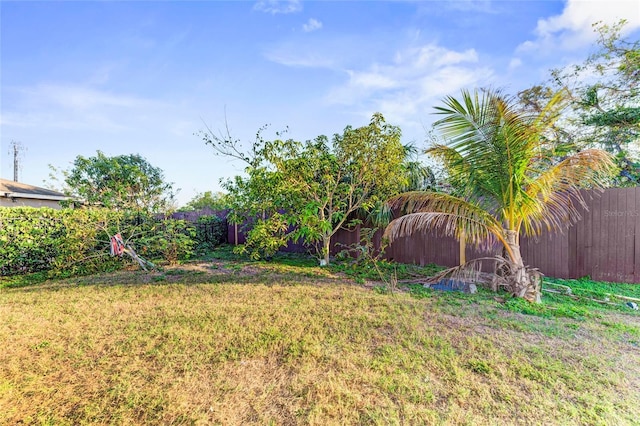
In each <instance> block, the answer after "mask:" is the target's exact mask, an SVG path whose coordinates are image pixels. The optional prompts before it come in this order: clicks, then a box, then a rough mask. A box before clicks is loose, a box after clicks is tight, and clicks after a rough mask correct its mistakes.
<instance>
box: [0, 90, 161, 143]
mask: <svg viewBox="0 0 640 426" xmlns="http://www.w3.org/2000/svg"><path fill="white" fill-rule="evenodd" d="M8 91H9V92H10V93H11V94H13V95H14V96H15V99H16V101H15V103H13V108H12V109H11V110H9V111H6V112H4V113H3V120H2V124H3V125H12V126H16V127H30V126H39V127H53V128H64V129H81V128H82V129H86V128H93V129H95V130H96V131H101V130H102V131H107V132H112V131H119V130H122V129H124V128H126V127H127V125H132V124H133V123H134V122H135V120H136V119H139V118H140V117H143V116H144V115H145V114H146V113H147V112H148V111H150V110H157V109H162V108H166V107H167V104H164V103H162V102H159V101H155V100H149V99H144V98H140V97H136V96H131V95H127V94H116V93H111V92H107V91H101V90H97V89H94V88H91V87H85V86H71V85H57V84H40V85H36V86H31V87H22V88H9V89H8ZM132 120H133V121H132Z"/></svg>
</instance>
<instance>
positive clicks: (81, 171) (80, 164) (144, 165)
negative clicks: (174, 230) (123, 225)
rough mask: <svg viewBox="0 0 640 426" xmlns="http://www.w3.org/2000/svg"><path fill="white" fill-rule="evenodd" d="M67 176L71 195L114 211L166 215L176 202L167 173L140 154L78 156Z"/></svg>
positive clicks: (66, 181) (98, 153)
mask: <svg viewBox="0 0 640 426" xmlns="http://www.w3.org/2000/svg"><path fill="white" fill-rule="evenodd" d="M63 173H64V176H65V184H66V189H65V192H66V193H67V195H69V196H72V197H74V198H77V199H80V200H82V201H84V202H86V203H89V204H98V205H102V206H105V207H109V208H114V209H132V210H141V211H142V210H143V211H148V212H157V211H162V210H163V209H164V208H166V207H167V205H168V204H169V203H170V202H171V201H172V199H173V192H172V184H171V183H167V182H165V179H164V173H163V171H162V170H161V169H160V168H158V167H154V166H152V165H151V164H150V163H149V162H148V161H147V160H146V159H145V158H143V157H142V156H140V155H139V154H130V155H118V156H115V157H108V156H106V155H105V154H104V153H102V152H101V151H98V152H97V153H96V155H95V156H93V157H83V156H81V155H79V156H77V157H76V159H75V161H74V162H73V166H72V167H71V169H70V170H67V171H65V172H63Z"/></svg>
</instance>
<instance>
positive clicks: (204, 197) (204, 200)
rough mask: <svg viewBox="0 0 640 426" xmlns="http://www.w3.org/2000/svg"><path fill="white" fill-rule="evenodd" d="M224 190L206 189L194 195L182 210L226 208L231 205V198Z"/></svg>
mask: <svg viewBox="0 0 640 426" xmlns="http://www.w3.org/2000/svg"><path fill="white" fill-rule="evenodd" d="M228 198H229V197H228V196H227V194H225V193H224V192H215V193H214V192H212V191H205V192H202V193H200V194H198V195H196V196H195V197H193V198H192V199H191V200H190V201H189V202H188V203H187V204H185V205H184V207H182V208H180V210H182V211H190V210H204V209H210V210H214V211H216V210H224V209H226V208H228V207H229V200H228Z"/></svg>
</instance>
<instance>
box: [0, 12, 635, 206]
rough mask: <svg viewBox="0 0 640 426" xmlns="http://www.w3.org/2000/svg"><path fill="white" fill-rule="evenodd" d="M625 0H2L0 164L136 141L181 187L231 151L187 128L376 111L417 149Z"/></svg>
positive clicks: (317, 130) (219, 171)
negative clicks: (15, 144)
mask: <svg viewBox="0 0 640 426" xmlns="http://www.w3.org/2000/svg"><path fill="white" fill-rule="evenodd" d="M620 18H626V19H627V20H628V21H629V25H628V26H627V28H628V30H629V31H630V33H629V34H630V35H629V37H632V38H636V39H637V37H638V33H639V30H640V2H637V1H635V0H634V1H616V0H609V1H606V0H602V1H581V0H569V1H550V0H545V1H490V0H483V1H475V0H460V1H448V2H441V1H348V2H344V1H343V2H328V1H303V0H292V1H267V0H261V1H233V2H231V1H229V2H224V1H162V2H154V1H136V2H128V1H117V2H109V1H96V2H91V1H65V2H56V1H45V2H32V1H20V2H17V1H16V2H11V1H1V2H0V37H1V38H0V47H1V50H0V72H1V74H0V113H1V115H0V143H1V146H0V155H1V157H2V158H1V162H0V167H1V169H0V176H1V177H3V178H6V179H12V178H13V165H12V157H11V156H9V155H8V150H9V144H10V142H11V141H12V140H14V141H19V142H21V143H22V145H23V146H25V147H26V149H27V150H26V151H25V152H24V154H23V158H22V161H21V165H22V167H21V172H20V180H21V181H22V182H25V183H30V184H33V185H40V186H42V185H44V183H43V181H45V180H47V179H48V175H49V168H48V165H49V164H52V165H53V166H55V167H58V168H63V169H66V168H69V167H70V165H71V162H72V161H73V160H74V159H75V157H76V156H77V155H84V156H91V155H94V154H95V152H96V150H101V151H103V152H105V153H106V154H107V155H120V154H132V153H138V154H141V155H143V156H144V157H146V158H147V159H148V160H149V162H150V163H151V164H153V165H155V166H158V167H160V168H162V169H163V170H164V172H165V177H166V179H167V180H168V181H170V182H174V184H175V187H176V188H180V189H181V191H180V193H179V195H178V200H179V201H180V203H185V202H187V201H188V200H189V199H191V198H192V197H193V196H194V195H195V194H196V193H198V192H203V191H206V190H214V191H215V190H219V188H220V187H219V179H220V178H224V177H231V176H233V175H236V174H240V173H242V169H243V164H242V163H239V162H233V161H230V160H229V159H226V158H221V157H217V156H215V155H214V154H213V151H212V150H211V148H209V147H208V146H206V145H204V144H203V142H202V141H201V140H200V139H199V138H198V137H197V136H194V133H196V132H198V131H199V130H202V129H204V128H205V124H206V125H208V126H209V127H211V128H212V129H222V128H224V125H225V116H226V119H227V121H228V124H229V127H230V129H231V132H232V134H233V136H234V137H237V138H240V139H241V140H244V141H247V142H249V141H251V140H252V138H253V137H254V135H255V133H256V131H257V129H258V128H259V127H261V126H262V125H264V124H270V125H271V127H270V129H271V130H272V131H267V132H266V134H265V135H266V136H267V137H273V136H274V132H275V131H277V130H282V129H284V128H286V127H288V128H289V134H288V135H289V136H290V137H293V138H295V139H299V140H306V139H311V138H314V137H315V136H317V135H320V134H327V135H331V134H333V133H339V132H341V131H342V129H343V128H344V127H345V126H346V125H353V126H360V125H364V124H366V123H367V122H368V120H369V118H370V117H371V114H372V113H374V112H381V113H382V114H384V116H385V117H386V119H387V121H388V122H390V123H392V124H396V125H399V126H400V127H401V129H402V131H403V136H404V141H405V142H410V141H413V142H414V143H415V144H416V145H418V146H419V147H425V146H426V142H425V140H426V138H427V137H426V129H427V130H428V128H429V126H430V124H431V122H432V121H433V114H432V113H433V107H434V106H435V105H437V104H438V103H439V101H440V100H441V99H442V98H443V97H444V96H446V95H450V94H453V95H455V94H457V93H459V91H460V89H461V88H463V87H466V88H474V87H488V86H491V87H500V88H504V89H505V91H507V92H510V93H516V92H518V91H519V90H522V89H523V88H526V87H529V86H531V85H533V84H536V83H540V82H543V81H544V80H545V79H546V78H547V76H548V70H549V69H550V68H554V67H560V66H564V65H567V64H571V63H576V62H580V61H582V60H584V59H585V58H586V57H587V55H588V54H589V52H590V49H591V46H592V43H593V41H594V39H595V36H594V33H593V31H592V29H591V24H592V23H594V22H596V21H599V20H604V21H605V22H614V21H617V20H618V19H620Z"/></svg>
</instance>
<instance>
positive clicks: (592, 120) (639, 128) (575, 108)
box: [520, 20, 640, 186]
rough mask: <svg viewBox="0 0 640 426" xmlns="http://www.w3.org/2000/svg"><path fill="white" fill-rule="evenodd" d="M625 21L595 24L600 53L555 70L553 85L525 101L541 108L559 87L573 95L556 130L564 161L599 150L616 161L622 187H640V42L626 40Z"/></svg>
mask: <svg viewBox="0 0 640 426" xmlns="http://www.w3.org/2000/svg"><path fill="white" fill-rule="evenodd" d="M625 25H626V21H624V20H622V21H620V22H618V23H617V24H614V25H605V24H603V23H601V22H598V23H596V24H594V29H595V31H596V32H597V33H598V41H597V47H598V49H597V51H596V52H594V53H593V54H592V55H590V56H589V57H588V58H587V59H586V60H585V61H584V62H583V63H580V64H578V65H574V66H570V67H566V68H561V69H555V70H552V71H551V81H550V85H549V86H534V87H532V88H530V89H527V90H525V91H523V92H522V93H521V94H520V98H521V101H522V102H523V104H524V105H526V106H527V107H529V108H531V109H533V110H540V108H541V105H544V104H545V103H546V102H547V101H548V100H549V99H550V98H551V97H552V96H553V93H554V92H555V91H556V90H558V89H559V88H566V89H567V90H568V91H569V93H570V100H571V107H572V108H571V109H570V110H568V111H566V112H565V114H564V120H563V122H562V123H561V125H560V126H556V127H555V129H556V136H557V141H558V142H559V143H558V144H557V145H556V147H555V149H556V150H557V155H558V156H559V157H561V158H562V157H563V156H565V155H567V154H568V153H570V152H576V151H579V150H581V149H584V148H589V147H592V148H593V147H599V148H602V149H605V150H606V151H607V152H609V153H611V154H613V155H614V157H615V161H616V164H617V165H618V167H619V174H618V176H617V178H616V182H615V183H616V185H618V186H636V185H639V184H640V162H639V159H638V149H639V148H640V147H639V146H638V141H639V140H640V87H639V86H638V83H639V80H640V41H638V40H635V41H629V40H626V39H623V38H622V36H621V31H622V30H623V29H624V26H625Z"/></svg>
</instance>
